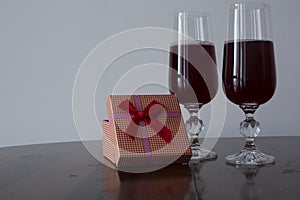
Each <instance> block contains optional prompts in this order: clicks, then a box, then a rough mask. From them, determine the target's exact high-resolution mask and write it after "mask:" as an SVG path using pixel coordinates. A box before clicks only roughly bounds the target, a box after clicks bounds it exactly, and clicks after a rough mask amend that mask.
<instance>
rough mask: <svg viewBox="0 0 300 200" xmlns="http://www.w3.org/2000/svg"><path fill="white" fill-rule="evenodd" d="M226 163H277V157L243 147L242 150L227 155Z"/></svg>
mask: <svg viewBox="0 0 300 200" xmlns="http://www.w3.org/2000/svg"><path fill="white" fill-rule="evenodd" d="M226 163H227V164H230V165H257V166H258V165H267V164H272V163H275V157H274V156H270V155H267V154H264V153H262V152H261V151H259V150H257V149H255V150H247V149H243V150H242V151H241V152H239V153H236V154H233V155H230V156H227V157H226Z"/></svg>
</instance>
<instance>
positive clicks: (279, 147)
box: [0, 137, 300, 200]
mask: <svg viewBox="0 0 300 200" xmlns="http://www.w3.org/2000/svg"><path fill="white" fill-rule="evenodd" d="M242 145H243V139H242V138H222V139H220V140H219V141H218V143H217V144H216V146H215V147H214V149H213V150H214V151H215V152H217V153H218V159H217V160H214V161H207V162H202V163H199V164H195V165H193V166H191V165H190V166H189V165H173V166H168V167H166V168H163V169H161V170H158V171H154V172H149V173H142V174H134V173H125V172H118V171H117V170H114V169H111V168H110V167H107V166H106V165H104V164H102V163H101V162H99V161H98V160H97V159H95V158H93V156H91V155H90V154H89V153H88V151H87V150H86V149H85V147H84V145H83V144H82V143H81V142H68V143H54V144H39V145H28V146H18V147H7V148H1V149H0V199H1V200H11V199H22V200H23V199H25V200H27V199H28V200H34V199H39V200H42V199H43V200H45V199H52V200H56V199H71V200H73V199H74V200H77V199H80V200H82V199H83V200H89V199H188V200H189V199H204V200H205V199H207V200H210V199H213V200H214V199H218V200H221V199H222V200H223V199H225V200H227V199H228V200H239V199H245V200H250V199H255V200H258V199H263V200H267V199H272V200H276V199H280V200H281V199H287V200H293V199H295V200H298V199H300V157H299V152H300V137H265V138H263V137H259V138H258V139H257V146H258V147H259V148H260V150H262V151H264V152H266V153H269V154H272V155H274V156H275V157H276V163H275V164H274V165H272V166H265V167H259V168H236V167H233V166H229V165H226V164H225V159H224V158H225V156H226V155H228V154H232V153H236V152H237V151H239V150H240V149H241V147H242Z"/></svg>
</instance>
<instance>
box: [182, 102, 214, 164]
mask: <svg viewBox="0 0 300 200" xmlns="http://www.w3.org/2000/svg"><path fill="white" fill-rule="evenodd" d="M201 106H202V104H199V103H189V104H185V105H184V107H185V108H186V109H187V110H188V112H189V115H190V117H189V119H188V120H187V121H186V122H185V126H186V131H187V134H188V138H189V142H190V146H191V149H192V153H193V155H192V157H191V160H199V161H202V160H211V159H215V158H216V157H217V154H216V153H215V152H213V151H210V150H207V149H205V148H204V147H202V146H201V143H200V133H201V131H202V130H203V129H204V125H203V121H202V120H201V119H199V118H198V113H199V110H200V108H201Z"/></svg>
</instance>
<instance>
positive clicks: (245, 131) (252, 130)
mask: <svg viewBox="0 0 300 200" xmlns="http://www.w3.org/2000/svg"><path fill="white" fill-rule="evenodd" d="M240 107H241V109H242V110H243V111H244V113H245V115H246V119H245V120H244V121H242V122H241V124H240V132H241V134H242V135H243V136H244V137H245V138H246V144H245V147H244V149H245V150H256V149H257V148H256V146H255V137H256V136H257V135H258V133H259V132H260V129H261V128H260V124H259V122H257V121H256V120H255V119H254V113H255V111H256V109H257V108H258V105H257V104H243V105H241V106H240Z"/></svg>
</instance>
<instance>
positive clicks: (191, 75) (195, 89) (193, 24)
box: [169, 12, 218, 160]
mask: <svg viewBox="0 0 300 200" xmlns="http://www.w3.org/2000/svg"><path fill="white" fill-rule="evenodd" d="M174 21H175V30H176V31H178V32H177V34H176V36H175V38H176V39H175V42H174V43H173V44H171V47H170V63H169V64H170V72H169V88H170V92H171V93H175V94H176V95H177V97H178V99H179V103H180V104H182V105H184V107H185V108H186V109H187V110H188V112H189V114H190V117H189V119H188V120H187V121H186V122H185V124H186V129H187V132H188V137H189V141H190V145H191V149H192V152H193V156H192V158H191V160H206V159H214V158H216V157H217V154H216V153H215V152H212V151H209V150H207V149H205V148H203V147H201V145H200V132H201V131H202V130H203V128H204V126H203V122H202V120H201V119H199V118H198V112H199V110H200V108H201V107H202V106H203V105H204V104H207V103H209V102H210V101H211V100H212V99H213V98H214V97H215V95H216V93H217V89H218V78H217V66H216V58H215V47H214V44H213V43H212V42H211V40H210V30H209V23H208V15H207V14H206V13H197V12H193V13H187V12H179V13H177V14H176V16H175V20H174Z"/></svg>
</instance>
